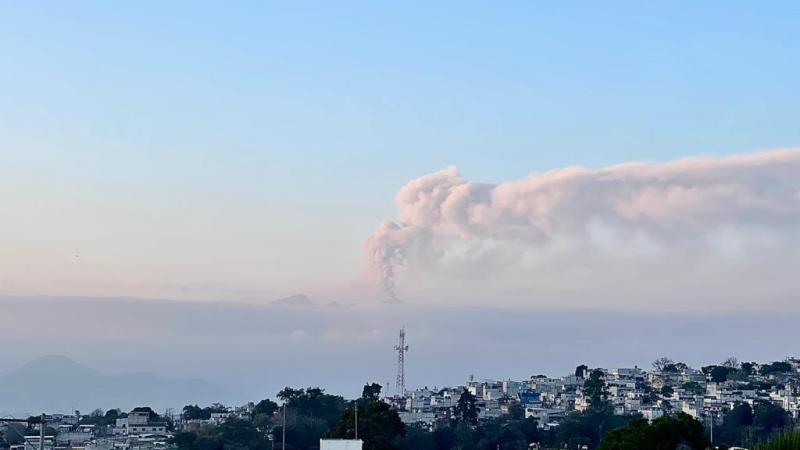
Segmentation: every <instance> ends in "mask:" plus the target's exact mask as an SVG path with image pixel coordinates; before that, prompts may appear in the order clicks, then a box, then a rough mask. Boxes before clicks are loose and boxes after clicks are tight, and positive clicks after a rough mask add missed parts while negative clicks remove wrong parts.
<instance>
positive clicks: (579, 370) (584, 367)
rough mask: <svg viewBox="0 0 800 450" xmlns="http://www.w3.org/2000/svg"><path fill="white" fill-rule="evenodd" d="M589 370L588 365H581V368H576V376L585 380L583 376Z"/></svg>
mask: <svg viewBox="0 0 800 450" xmlns="http://www.w3.org/2000/svg"><path fill="white" fill-rule="evenodd" d="M587 370H589V366H587V365H586V364H581V365H580V366H578V367H576V368H575V376H576V377H579V378H583V375H584V374H585V373H586V371H587Z"/></svg>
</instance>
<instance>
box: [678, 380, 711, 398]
mask: <svg viewBox="0 0 800 450" xmlns="http://www.w3.org/2000/svg"><path fill="white" fill-rule="evenodd" d="M683 388H684V389H686V390H687V391H689V392H691V393H692V394H694V395H703V394H705V393H706V388H705V386H703V385H702V384H700V383H698V382H696V381H687V382H686V383H683Z"/></svg>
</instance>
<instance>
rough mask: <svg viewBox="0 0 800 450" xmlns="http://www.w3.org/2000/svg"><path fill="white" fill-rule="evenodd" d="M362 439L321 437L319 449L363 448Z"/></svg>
mask: <svg viewBox="0 0 800 450" xmlns="http://www.w3.org/2000/svg"><path fill="white" fill-rule="evenodd" d="M363 444H364V441H362V440H361V439H359V440H353V439H320V440H319V450H361V446H362V445H363Z"/></svg>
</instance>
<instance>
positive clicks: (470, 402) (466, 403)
mask: <svg viewBox="0 0 800 450" xmlns="http://www.w3.org/2000/svg"><path fill="white" fill-rule="evenodd" d="M453 415H454V416H455V418H456V421H458V422H463V423H467V424H476V423H477V422H478V406H477V399H476V398H475V396H474V395H472V393H471V392H470V391H468V390H467V389H466V388H464V389H463V390H462V391H461V397H459V398H458V402H457V403H456V407H455V409H454V410H453Z"/></svg>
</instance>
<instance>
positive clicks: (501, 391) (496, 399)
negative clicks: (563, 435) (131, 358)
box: [0, 358, 800, 450]
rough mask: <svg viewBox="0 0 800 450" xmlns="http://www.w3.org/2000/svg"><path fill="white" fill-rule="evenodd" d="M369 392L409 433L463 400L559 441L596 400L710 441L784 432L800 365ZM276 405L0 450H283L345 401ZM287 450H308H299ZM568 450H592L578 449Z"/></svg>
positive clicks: (588, 373) (102, 425)
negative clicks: (734, 428) (757, 425)
mask: <svg viewBox="0 0 800 450" xmlns="http://www.w3.org/2000/svg"><path fill="white" fill-rule="evenodd" d="M371 386H372V388H371V389H372V390H371V391H369V392H368V388H370V385H367V386H365V391H364V392H365V394H364V395H365V396H370V397H372V398H374V400H375V402H376V403H380V404H383V405H384V406H386V407H387V408H390V409H391V410H393V411H395V412H396V413H397V415H398V416H399V419H400V420H401V421H402V423H403V424H404V425H405V427H407V428H413V429H420V430H425V431H429V432H431V431H434V430H435V429H436V428H437V427H439V426H441V424H445V423H451V422H452V421H454V420H458V419H459V410H460V409H463V408H462V405H463V404H465V402H464V400H465V399H466V398H469V401H470V402H471V404H472V405H473V406H474V411H475V415H476V417H475V419H476V422H475V423H481V422H487V421H492V420H499V419H502V418H504V417H507V416H514V415H516V416H519V418H520V419H523V418H524V420H527V421H528V423H532V424H535V426H536V428H537V429H538V431H536V433H540V435H545V434H546V433H554V432H555V431H556V430H558V429H559V427H560V426H561V425H562V424H563V423H564V422H565V420H567V419H568V418H569V417H571V415H576V414H578V415H580V414H581V413H585V412H587V411H589V410H590V408H592V407H593V405H596V404H597V403H598V402H599V401H600V400H599V399H602V401H603V402H604V404H605V405H607V407H608V408H609V411H610V414H613V415H614V416H620V417H637V418H642V419H645V420H647V421H649V422H652V421H654V420H656V419H659V418H661V417H669V416H675V415H679V414H684V415H687V416H689V417H691V418H693V419H696V420H697V421H699V422H700V423H702V424H703V426H704V428H705V429H706V430H708V432H709V434H710V437H711V442H714V438H713V436H714V434H713V433H714V429H715V427H716V428H717V429H721V428H722V427H724V426H725V425H726V423H725V422H726V420H730V419H727V418H728V417H730V413H731V411H734V410H735V409H736V408H740V407H748V406H749V407H750V408H752V409H755V408H758V407H761V406H760V405H769V407H770V408H773V410H775V411H782V414H784V416H785V421H786V422H785V423H784V424H783V426H784V427H792V426H794V424H795V423H798V421H799V420H798V419H800V359H798V358H786V359H785V360H784V361H776V362H771V363H765V364H758V363H753V362H742V363H740V362H738V361H737V360H736V359H735V358H729V359H728V360H726V361H724V362H722V363H720V364H715V365H708V366H704V367H701V368H699V369H698V368H693V367H689V366H688V365H686V364H683V363H681V362H675V361H672V360H670V359H669V358H660V359H659V360H657V361H655V362H654V363H653V367H651V368H649V369H644V368H639V367H632V368H610V369H591V368H589V367H587V366H586V365H579V366H577V367H576V368H575V371H574V373H570V374H569V375H566V376H562V377H558V378H552V377H548V376H545V375H534V376H532V377H530V378H529V379H525V380H502V381H500V380H480V381H478V380H475V379H474V378H472V377H471V379H469V380H468V381H467V382H466V383H465V384H464V385H461V386H451V387H443V388H428V387H424V388H417V389H412V390H409V391H407V392H405V393H403V394H401V395H395V396H387V395H381V394H380V392H381V387H382V386H380V385H377V384H372V385H371ZM278 397H279V400H281V401H282V405H279V404H278V403H276V402H272V401H271V400H268V399H266V400H262V401H261V402H259V403H247V404H245V405H241V406H225V405H222V404H214V405H210V406H208V407H203V408H201V407H199V406H197V405H186V406H185V407H183V409H182V410H180V411H179V410H167V411H163V412H156V411H153V410H152V409H151V408H149V407H146V406H143V407H137V408H134V409H132V410H130V411H120V410H117V409H112V410H109V411H105V412H104V411H101V410H96V411H93V412H91V413H88V414H82V413H81V412H79V411H75V412H74V413H73V414H45V415H43V416H42V417H31V418H28V419H17V421H12V420H7V421H6V422H0V447H4V448H8V449H9V450H62V449H63V450H67V449H82V450H161V449H168V448H171V449H180V448H199V447H193V446H192V445H186V444H185V443H182V442H181V439H180V438H181V436H188V435H191V433H195V434H197V435H203V434H204V433H206V434H208V433H211V432H212V431H209V430H215V429H218V428H221V427H226V426H227V427H231V426H232V425H231V424H232V423H248V424H252V426H253V429H254V430H257V433H262V434H263V437H264V438H265V441H264V442H269V445H270V448H279V449H280V448H281V446H282V445H284V442H285V441H284V440H285V439H286V437H285V434H284V433H285V430H286V429H287V427H288V425H287V424H286V415H287V414H288V415H289V417H290V421H292V422H293V424H295V425H296V424H297V422H298V418H297V417H298V416H297V414H296V412H293V411H291V409H292V405H293V402H294V404H295V405H298V406H297V409H298V410H299V409H301V406H300V400H301V399H306V400H308V399H309V398H312V397H314V398H330V399H332V400H333V401H334V403H336V402H340V403H341V405H344V403H343V402H344V400H343V399H341V397H336V396H330V395H327V394H323V390H321V389H316V388H308V390H307V391H306V390H303V389H299V390H295V389H290V388H287V389H285V390H284V391H282V392H281V393H280V394H279V395H278ZM336 408H337V406H336V405H334V406H333V413H334V414H335V415H337V416H338V415H341V416H342V418H344V415H346V414H343V411H344V408H345V406H339V409H338V410H337V409H336ZM287 410H288V411H287ZM318 414H319V417H320V418H322V417H323V415H324V413H323V412H321V409H320V412H319V413H318ZM357 414H358V413H357V412H356V417H357ZM462 415H463V413H462ZM312 416H313V413H312ZM462 418H463V417H462ZM337 420H338V417H333V419H332V421H331V422H330V424H333V423H335V422H336V421H337ZM343 420H344V419H343ZM355 420H356V421H357V420H358V419H355ZM323 425H324V424H323ZM362 426H367V425H362ZM43 427H44V428H43ZM323 431H324V430H323ZM362 432H364V433H368V432H369V430H363V431H362ZM356 433H357V432H356ZM320 434H322V432H320ZM281 438H282V439H281ZM526 444H527V447H528V448H531V449H533V448H547V447H544V446H543V444H541V443H539V442H526ZM287 445H288V444H287ZM223 447H224V446H223ZM286 448H306V447H303V446H302V445H297V444H295V445H291V446H287V447H286ZM312 448H313V447H312ZM509 448H510V447H509ZM559 448H564V447H559ZM568 448H578V449H583V448H586V449H590V448H592V447H591V446H589V445H580V444H579V445H578V446H576V447H568ZM723 448H724V447H723Z"/></svg>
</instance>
